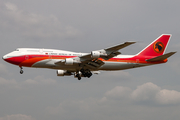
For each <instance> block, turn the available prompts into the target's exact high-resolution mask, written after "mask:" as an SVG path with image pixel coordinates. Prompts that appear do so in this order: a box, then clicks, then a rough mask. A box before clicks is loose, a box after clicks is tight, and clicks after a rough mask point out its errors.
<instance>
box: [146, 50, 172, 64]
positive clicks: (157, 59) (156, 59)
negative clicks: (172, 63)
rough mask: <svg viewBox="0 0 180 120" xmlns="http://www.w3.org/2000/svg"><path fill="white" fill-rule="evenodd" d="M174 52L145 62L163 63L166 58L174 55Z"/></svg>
mask: <svg viewBox="0 0 180 120" xmlns="http://www.w3.org/2000/svg"><path fill="white" fill-rule="evenodd" d="M175 53H176V52H170V53H166V54H164V55H161V56H158V57H154V58H151V59H148V60H146V61H147V62H156V61H163V60H165V59H166V58H168V57H170V56H172V55H173V54H175Z"/></svg>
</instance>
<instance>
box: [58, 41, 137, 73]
mask: <svg viewBox="0 0 180 120" xmlns="http://www.w3.org/2000/svg"><path fill="white" fill-rule="evenodd" d="M134 43H135V42H125V43H123V44H119V45H116V46H113V47H109V48H106V49H101V50H96V51H92V52H91V53H89V54H85V55H82V56H79V57H74V58H66V59H65V60H60V61H57V62H55V64H66V65H72V64H79V66H80V67H82V68H83V69H89V70H98V68H99V67H101V66H102V65H103V64H104V62H103V61H102V59H105V60H108V59H110V58H112V57H115V56H117V55H119V54H121V53H120V52H118V50H120V49H122V48H124V47H127V46H129V45H131V44H134Z"/></svg>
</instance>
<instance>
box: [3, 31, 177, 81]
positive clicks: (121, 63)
mask: <svg viewBox="0 0 180 120" xmlns="http://www.w3.org/2000/svg"><path fill="white" fill-rule="evenodd" d="M170 37H171V35H170V34H163V35H161V36H160V37H159V38H157V39H156V40H154V41H153V42H152V43H151V44H149V45H148V46H147V47H146V48H144V49H143V50H142V51H141V52H139V53H138V54H136V55H120V54H121V53H120V52H119V50H120V49H122V48H124V47H127V46H129V45H131V44H134V43H135V42H125V43H123V44H120V45H116V46H113V47H109V48H106V49H101V50H95V51H91V52H90V53H76V52H70V51H64V50H55V49H37V48H18V49H16V50H15V51H13V52H11V53H9V54H7V55H5V56H3V59H4V60H5V61H6V62H9V63H11V64H14V65H18V66H19V67H20V68H21V69H20V73H21V74H22V73H23V70H22V68H23V67H35V68H50V69H57V75H58V76H70V75H74V77H76V78H78V80H80V79H81V77H88V78H89V77H91V76H92V74H93V73H95V74H98V73H99V70H107V71H108V70H109V71H112V70H124V69H130V68H136V67H142V66H148V65H154V64H160V63H166V62H167V58H168V57H170V56H171V55H173V54H174V53H176V52H170V53H166V54H165V50H166V48H167V45H168V42H169V40H170Z"/></svg>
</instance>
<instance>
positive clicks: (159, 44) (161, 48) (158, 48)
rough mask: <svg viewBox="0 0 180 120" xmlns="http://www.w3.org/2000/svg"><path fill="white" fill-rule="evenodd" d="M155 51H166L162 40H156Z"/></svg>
mask: <svg viewBox="0 0 180 120" xmlns="http://www.w3.org/2000/svg"><path fill="white" fill-rule="evenodd" d="M153 48H154V51H155V52H157V53H162V52H163V51H164V44H163V43H162V42H159V41H157V42H155V43H154V45H153Z"/></svg>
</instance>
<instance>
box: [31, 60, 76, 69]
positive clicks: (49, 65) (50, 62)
mask: <svg viewBox="0 0 180 120" xmlns="http://www.w3.org/2000/svg"><path fill="white" fill-rule="evenodd" d="M55 62H56V60H52V59H46V60H42V61H39V62H36V63H35V64H33V65H32V67H35V68H50V69H61V70H72V71H76V69H78V68H79V66H78V65H77V64H74V65H65V64H58V65H56V64H54V63H55Z"/></svg>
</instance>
